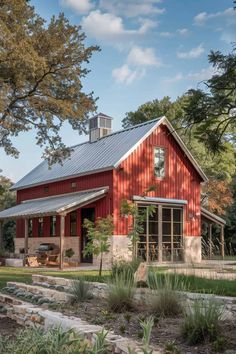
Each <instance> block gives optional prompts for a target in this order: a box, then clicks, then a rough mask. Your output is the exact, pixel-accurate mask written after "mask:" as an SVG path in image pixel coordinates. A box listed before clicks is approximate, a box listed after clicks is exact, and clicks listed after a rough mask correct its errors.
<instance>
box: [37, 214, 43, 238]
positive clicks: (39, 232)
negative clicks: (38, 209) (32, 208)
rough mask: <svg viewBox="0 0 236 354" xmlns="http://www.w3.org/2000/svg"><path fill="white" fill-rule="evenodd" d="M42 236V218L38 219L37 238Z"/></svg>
mask: <svg viewBox="0 0 236 354" xmlns="http://www.w3.org/2000/svg"><path fill="white" fill-rule="evenodd" d="M42 236H43V218H39V224H38V237H42Z"/></svg>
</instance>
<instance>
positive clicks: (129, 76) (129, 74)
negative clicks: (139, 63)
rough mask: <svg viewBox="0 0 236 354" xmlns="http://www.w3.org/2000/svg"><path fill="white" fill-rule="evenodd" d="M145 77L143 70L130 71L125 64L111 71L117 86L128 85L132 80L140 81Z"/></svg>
mask: <svg viewBox="0 0 236 354" xmlns="http://www.w3.org/2000/svg"><path fill="white" fill-rule="evenodd" d="M144 75H145V70H144V69H134V70H133V69H131V68H130V67H129V66H128V65H127V64H124V65H122V66H121V67H119V68H115V69H113V71H112V76H113V78H114V79H115V81H116V82H117V83H119V84H125V85H130V84H131V83H132V82H133V81H134V80H137V79H140V78H141V77H142V76H144Z"/></svg>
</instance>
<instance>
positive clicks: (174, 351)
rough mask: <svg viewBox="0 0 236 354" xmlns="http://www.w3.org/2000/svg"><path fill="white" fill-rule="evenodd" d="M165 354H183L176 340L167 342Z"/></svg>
mask: <svg viewBox="0 0 236 354" xmlns="http://www.w3.org/2000/svg"><path fill="white" fill-rule="evenodd" d="M165 354H181V351H180V349H179V348H178V347H177V345H176V343H175V341H169V342H167V343H166V345H165Z"/></svg>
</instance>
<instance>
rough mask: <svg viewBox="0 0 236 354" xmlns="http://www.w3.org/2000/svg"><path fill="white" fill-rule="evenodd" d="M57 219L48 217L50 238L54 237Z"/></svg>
mask: <svg viewBox="0 0 236 354" xmlns="http://www.w3.org/2000/svg"><path fill="white" fill-rule="evenodd" d="M56 226H57V217H56V216H55V215H53V216H50V236H52V237H53V236H56Z"/></svg>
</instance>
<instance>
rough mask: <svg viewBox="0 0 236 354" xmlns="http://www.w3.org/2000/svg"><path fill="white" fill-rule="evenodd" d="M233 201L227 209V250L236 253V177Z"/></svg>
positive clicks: (233, 182) (235, 179) (233, 187)
mask: <svg viewBox="0 0 236 354" xmlns="http://www.w3.org/2000/svg"><path fill="white" fill-rule="evenodd" d="M232 193H233V203H232V204H231V205H230V206H229V207H228V208H227V210H226V222H227V223H226V226H225V251H226V254H228V255H236V178H234V179H233V181H232Z"/></svg>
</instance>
